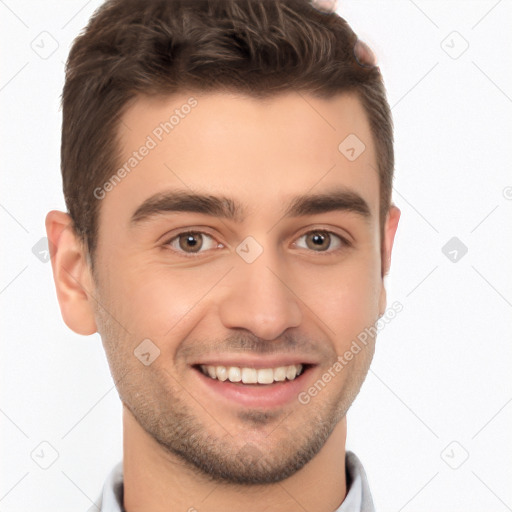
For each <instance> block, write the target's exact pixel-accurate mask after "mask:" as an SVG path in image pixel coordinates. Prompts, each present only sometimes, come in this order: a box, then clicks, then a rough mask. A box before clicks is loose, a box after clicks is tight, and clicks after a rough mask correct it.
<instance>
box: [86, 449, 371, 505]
mask: <svg viewBox="0 0 512 512" xmlns="http://www.w3.org/2000/svg"><path fill="white" fill-rule="evenodd" d="M345 470H346V473H347V475H346V476H347V488H348V492H347V495H346V496H345V499H344V500H343V503H342V504H341V505H340V506H339V507H338V508H337V509H336V510H335V511H333V512H375V508H374V505H373V500H372V495H371V493H370V487H369V486H368V479H367V477H366V473H365V470H364V468H363V465H362V464H361V461H360V460H359V459H358V458H357V456H356V454H355V453H353V452H351V451H347V452H346V454H345ZM96 503H97V505H93V506H92V507H91V508H90V509H89V510H88V511H87V512H98V510H100V511H101V512H126V511H125V509H124V507H123V461H120V462H118V463H117V464H116V465H115V466H114V468H113V469H112V471H111V472H110V474H109V476H108V477H107V479H106V481H105V484H104V486H103V491H102V492H101V495H100V497H99V498H98V499H97V500H96Z"/></svg>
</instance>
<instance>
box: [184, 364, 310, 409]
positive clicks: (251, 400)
mask: <svg viewBox="0 0 512 512" xmlns="http://www.w3.org/2000/svg"><path fill="white" fill-rule="evenodd" d="M194 371H195V372H196V373H197V376H198V377H199V380H200V381H201V383H202V384H203V385H204V386H206V388H207V389H208V391H209V392H210V393H213V394H215V395H216V396H217V397H218V396H221V397H223V398H225V399H227V400H228V401H230V402H231V403H232V402H236V403H238V404H240V405H243V406H246V407H259V408H265V409H268V408H273V407H280V406H283V405H286V404H288V403H290V402H293V401H298V398H297V397H298V395H299V393H300V392H301V391H303V390H304V389H305V388H306V384H305V382H306V379H307V377H308V376H309V375H310V373H311V368H307V369H306V370H305V371H304V372H303V373H301V374H300V375H299V376H298V377H296V378H295V379H294V380H285V381H283V382H274V383H273V384H242V383H241V382H237V383H235V382H230V381H229V380H225V381H224V382H223V381H220V380H218V379H212V378H211V377H207V376H206V375H204V373H202V372H201V370H197V369H194Z"/></svg>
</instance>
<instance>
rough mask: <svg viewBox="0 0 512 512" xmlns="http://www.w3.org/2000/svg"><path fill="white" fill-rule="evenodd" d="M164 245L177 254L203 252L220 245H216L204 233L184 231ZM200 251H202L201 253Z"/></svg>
mask: <svg viewBox="0 0 512 512" xmlns="http://www.w3.org/2000/svg"><path fill="white" fill-rule="evenodd" d="M166 245H169V246H170V247H171V248H172V249H174V250H175V251H176V252H178V253H185V254H195V253H199V252H205V251H206V250H208V249H213V248H215V246H218V245H221V244H216V243H215V240H214V239H213V238H212V237H211V236H210V235H207V234H206V233H201V232H199V231H184V232H183V233H179V234H178V235H176V236H175V237H174V238H171V240H169V242H167V244H166ZM201 249H204V250H203V251H201Z"/></svg>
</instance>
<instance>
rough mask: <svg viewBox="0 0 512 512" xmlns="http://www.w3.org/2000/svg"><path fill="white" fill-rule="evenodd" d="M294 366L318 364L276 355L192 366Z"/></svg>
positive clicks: (204, 361) (220, 358) (206, 361)
mask: <svg viewBox="0 0 512 512" xmlns="http://www.w3.org/2000/svg"><path fill="white" fill-rule="evenodd" d="M294 364H302V365H315V364H316V363H315V362H314V361H312V360H311V359H310V358H308V357H300V356H293V357H292V356H290V355H282V356H277V355H274V356H272V357H267V358H262V357H240V356H233V355H231V356H229V355H226V356H215V357H208V358H205V359H202V360H201V361H197V362H196V363H194V364H193V365H192V366H199V365H203V366H226V367H230V366H236V367H239V368H256V369H262V368H278V367H280V366H291V365H294Z"/></svg>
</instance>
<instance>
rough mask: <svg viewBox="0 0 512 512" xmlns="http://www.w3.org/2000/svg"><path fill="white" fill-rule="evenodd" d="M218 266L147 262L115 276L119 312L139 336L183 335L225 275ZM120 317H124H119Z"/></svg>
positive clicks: (157, 338) (163, 336) (166, 340)
mask: <svg viewBox="0 0 512 512" xmlns="http://www.w3.org/2000/svg"><path fill="white" fill-rule="evenodd" d="M219 272H221V271H220V270H219V271H217V269H213V268H211V269H208V270H207V269H206V268H205V269H201V268H200V267H189V268H185V267H183V268H180V269H176V268H171V267H170V266H165V265H162V264H161V263H157V264H155V263H154V262H147V263H146V264H138V265H137V266H133V267H132V268H131V269H127V270H126V272H124V273H123V271H122V270H120V271H119V273H118V274H117V276H116V282H117V285H118V286H117V290H116V296H117V297H119V301H120V306H121V309H120V315H121V317H122V319H123V321H124V322H126V324H127V328H128V330H129V331H130V332H132V333H134V334H135V333H137V336H138V337H139V338H140V337H141V336H142V339H143V338H150V339H154V340H155V342H157V341H158V340H160V341H161V342H162V343H163V342H164V340H165V343H166V344H168V343H169V340H172V339H182V338H183V337H184V335H185V334H186V331H187V329H188V326H189V324H190V323H191V321H193V320H194V318H195V317H196V315H197V311H199V309H200V304H201V300H202V299H203V298H204V297H205V296H206V295H207V294H208V293H209V291H210V290H211V289H212V288H213V287H214V286H215V283H217V281H218V280H219V275H222V273H224V272H221V273H219ZM120 321H121V319H120Z"/></svg>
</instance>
